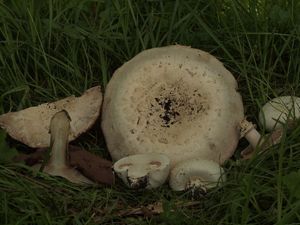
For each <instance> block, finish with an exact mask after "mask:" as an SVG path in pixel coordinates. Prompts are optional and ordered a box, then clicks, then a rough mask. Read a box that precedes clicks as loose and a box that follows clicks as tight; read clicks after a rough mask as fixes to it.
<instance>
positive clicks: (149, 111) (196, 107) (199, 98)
mask: <svg viewBox="0 0 300 225" xmlns="http://www.w3.org/2000/svg"><path fill="white" fill-rule="evenodd" d="M243 118H244V110H243V104H242V99H241V96H240V94H239V93H238V92H237V82H236V80H235V79H234V77H233V76H232V74H231V73H230V72H229V71H228V70H227V69H225V67H224V66H223V64H222V63H221V62H220V61H218V60H217V59H216V58H215V57H213V56H212V55H210V54H209V53H207V52H204V51H201V50H198V49H193V48H190V47H186V46H180V45H174V46H167V47H162V48H154V49H149V50H145V51H143V52H141V53H140V54H138V55H137V56H135V57H134V58H133V59H131V60H130V61H129V62H127V63H125V64H124V65H123V66H122V67H120V68H119V69H118V70H117V71H116V72H115V73H114V75H113V77H112V79H111V80H110V82H109V83H108V85H107V88H106V92H105V96H104V103H103V112H102V124H101V126H102V130H103V133H104V136H105V139H106V143H107V147H108V150H109V152H110V154H111V156H112V158H113V160H115V161H117V160H120V159H122V158H124V157H126V156H131V155H135V154H148V153H162V154H165V155H167V156H168V157H169V159H170V168H171V171H173V170H176V167H177V166H178V165H180V164H179V163H181V162H186V163H187V165H188V164H189V163H188V162H192V161H193V160H195V159H201V160H208V161H212V162H215V163H216V164H217V165H222V164H223V163H224V162H225V161H226V160H227V159H228V158H229V157H231V155H232V154H233V152H234V151H235V148H236V146H237V143H238V141H239V137H240V130H239V123H240V121H241V120H242V119H243ZM197 166H199V167H198V168H197ZM187 170H189V169H187ZM194 170H199V173H197V174H198V175H199V176H204V178H205V177H206V174H210V168H209V167H207V168H204V167H203V166H201V164H200V163H195V167H194ZM184 171H185V170H184ZM219 171H222V170H221V169H220V170H219ZM173 174H174V173H172V172H171V176H170V178H169V179H170V182H171V183H172V180H174V179H175V178H174V176H173ZM191 179H195V177H194V176H191V177H190V178H187V179H185V181H186V182H190V181H189V180H191ZM201 179H202V177H200V178H199V180H201ZM214 184H215V185H216V184H217V182H215V180H214ZM183 186H188V185H187V184H183ZM171 187H173V185H171ZM209 187H211V186H209ZM174 189H176V188H174Z"/></svg>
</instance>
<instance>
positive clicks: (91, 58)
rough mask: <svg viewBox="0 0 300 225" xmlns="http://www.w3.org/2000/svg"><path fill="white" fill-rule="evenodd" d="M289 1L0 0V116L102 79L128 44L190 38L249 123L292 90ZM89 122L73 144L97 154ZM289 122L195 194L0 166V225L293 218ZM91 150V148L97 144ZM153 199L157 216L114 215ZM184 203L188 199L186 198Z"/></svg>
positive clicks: (297, 155) (299, 143)
mask: <svg viewBox="0 0 300 225" xmlns="http://www.w3.org/2000/svg"><path fill="white" fill-rule="evenodd" d="M299 10H300V4H299V1H298V0H291V1H267V0H254V1H250V0H240V1H236V0H234V1H231V0H210V1H202V0H201V1H199V0H185V1H184V0H174V1H171V0H166V1H158V0H148V1H139V0H137V1H134V0H111V1H104V0H71V1H70V0H61V1H56V0H49V1H37V0H26V1H7V0H3V1H0V15H1V17H0V90H1V92H0V113H5V112H8V111H16V110H20V109H23V108H26V107H29V106H33V105H37V104H40V103H42V102H47V101H53V100H56V99H59V98H61V97H66V96H68V95H71V94H75V95H79V94H80V93H82V92H83V91H84V90H85V89H87V88H89V87H91V86H93V85H97V84H101V85H102V86H103V87H105V86H106V84H107V83H108V81H109V79H110V77H111V75H112V74H113V72H114V70H115V69H116V68H118V67H119V66H121V65H122V64H123V63H124V62H126V61H128V60H129V59H130V58H132V57H133V56H134V55H136V54H137V53H138V52H140V51H142V50H144V49H148V48H152V47H159V46H165V45H170V44H175V43H178V44H182V45H190V46H192V47H194V48H200V49H203V50H205V51H208V52H210V53H211V54H213V55H215V56H216V57H218V58H219V59H220V60H221V61H222V62H223V63H224V65H225V66H226V67H227V68H228V69H229V70H230V71H231V72H232V73H233V74H234V76H235V77H236V79H237V80H238V83H239V91H240V93H241V94H242V97H243V102H244V104H245V110H246V114H247V115H249V118H250V119H251V120H252V121H254V122H256V123H257V122H258V116H257V115H258V111H259V108H260V107H261V106H262V105H263V104H264V103H265V102H266V101H267V100H268V99H270V98H273V97H276V96H280V95H298V96H299V93H300V46H299V44H300V42H299V41H300V16H299V15H300V14H299V13H298V12H299ZM99 130H100V129H99V126H96V127H95V129H94V130H92V131H91V132H90V134H89V135H85V136H84V137H83V138H81V139H80V140H79V142H80V144H82V145H83V146H85V147H88V148H89V149H91V150H92V151H95V152H98V153H99V154H101V155H104V156H108V153H107V151H106V149H105V145H104V140H103V137H102V135H101V133H100V132H99ZM299 137H300V123H298V124H297V126H296V128H295V129H294V130H293V131H287V132H286V133H285V136H284V140H283V142H282V143H281V144H279V145H277V146H274V147H273V148H272V149H270V150H268V151H267V152H266V153H264V154H261V155H257V156H255V157H254V158H253V159H251V160H250V161H240V160H238V157H239V156H238V153H239V151H240V150H241V148H242V145H243V143H241V145H240V146H239V149H238V151H237V154H236V157H235V158H234V159H232V160H230V161H228V162H227V163H226V165H225V170H226V173H227V176H228V179H227V182H226V183H224V185H223V186H222V187H220V188H217V189H214V190H212V191H211V192H209V193H208V194H207V195H206V196H203V197H201V198H200V199H194V201H193V202H196V203H197V204H193V205H189V204H190V202H191V201H192V199H191V196H190V193H175V192H172V191H170V189H169V188H168V187H167V186H166V185H165V186H163V187H161V188H160V189H158V190H153V191H138V192H136V191H132V190H128V189H126V188H125V187H124V186H123V184H121V183H118V184H117V185H115V186H114V187H96V186H94V187H80V186H76V185H73V184H70V183H68V182H67V181H65V180H63V179H59V178H51V177H48V176H45V175H41V174H33V173H32V172H30V170H29V168H27V167H25V166H23V165H15V164H3V165H1V166H0V224H22V225H26V224H28V225H29V224H30V225H32V224H78V225H79V224H80V225H81V224H172V225H173V224H212V225H216V224H220V225H221V224H222V225H226V224H228V225H229V224H237V225H241V224H253V225H254V224H264V225H268V224H270V225H271V224H278V225H280V224H285V225H287V224H299V221H300V214H299V208H300V203H299V202H300V201H299V198H300V194H299V191H298V189H297V187H298V186H299V180H300V170H299V169H300V168H299V163H298V162H299V161H300V139H299ZM99 146H100V147H99ZM155 202H161V203H162V209H163V212H162V213H160V214H158V215H150V216H149V215H148V216H147V215H146V214H144V215H142V216H141V215H139V216H138V215H132V214H131V215H126V216H125V215H124V210H129V211H130V210H132V209H136V208H138V207H141V206H147V205H149V204H153V203H155ZM187 205H188V206H187Z"/></svg>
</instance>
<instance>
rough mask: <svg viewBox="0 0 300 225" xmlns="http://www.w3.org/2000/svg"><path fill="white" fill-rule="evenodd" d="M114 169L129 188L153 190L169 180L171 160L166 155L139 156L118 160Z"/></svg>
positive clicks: (149, 154)
mask: <svg viewBox="0 0 300 225" xmlns="http://www.w3.org/2000/svg"><path fill="white" fill-rule="evenodd" d="M113 168H114V170H115V172H116V173H117V175H118V176H119V177H120V178H121V179H122V180H123V182H124V183H125V184H126V185H127V186H128V187H130V188H134V189H138V188H147V189H151V188H156V187H158V186H160V185H162V184H163V183H164V182H165V180H166V179H167V177H168V175H169V169H170V160H169V158H168V157H167V156H166V155H164V154H158V153H148V154H137V155H132V156H128V157H125V158H122V159H120V160H118V161H117V162H116V163H115V164H114V167H113Z"/></svg>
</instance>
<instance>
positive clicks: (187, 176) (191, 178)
mask: <svg viewBox="0 0 300 225" xmlns="http://www.w3.org/2000/svg"><path fill="white" fill-rule="evenodd" d="M224 181H225V174H224V170H223V169H222V167H220V165H219V164H218V163H216V162H214V161H211V160H203V159H191V160H188V161H183V162H181V163H178V164H177V165H176V167H175V168H174V169H173V170H172V171H171V173H170V181H169V184H170V187H171V188H172V189H173V190H175V191H183V190H189V189H198V190H200V191H202V192H204V193H205V192H207V190H208V189H211V188H214V187H216V186H217V185H218V184H220V183H221V182H224Z"/></svg>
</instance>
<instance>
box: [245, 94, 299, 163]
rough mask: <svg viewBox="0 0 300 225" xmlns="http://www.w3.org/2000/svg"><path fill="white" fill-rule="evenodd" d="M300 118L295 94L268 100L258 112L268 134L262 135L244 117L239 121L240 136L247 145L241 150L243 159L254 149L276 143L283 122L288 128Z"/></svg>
mask: <svg viewBox="0 0 300 225" xmlns="http://www.w3.org/2000/svg"><path fill="white" fill-rule="evenodd" d="M298 118H300V98H299V97H295V96H282V97H277V98H274V99H272V100H270V101H268V102H267V103H266V104H265V105H264V106H263V107H262V108H261V110H260V112H259V121H260V124H262V126H263V127H264V128H265V129H266V130H267V131H271V133H270V134H267V135H265V136H262V135H261V134H260V133H259V132H258V131H257V130H256V127H255V125H253V124H252V123H251V122H249V121H247V120H246V119H244V120H242V121H241V123H240V128H241V137H245V138H246V139H247V140H248V142H249V144H250V145H249V146H248V147H247V148H246V149H244V150H243V151H242V152H241V155H242V157H243V158H244V159H249V158H250V157H251V156H252V155H253V153H254V150H255V149H257V148H259V149H260V150H265V149H267V148H269V147H270V146H272V145H275V144H278V143H279V142H280V141H281V138H282V135H283V130H282V128H283V124H287V127H288V128H291V127H293V121H295V120H296V119H298Z"/></svg>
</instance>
